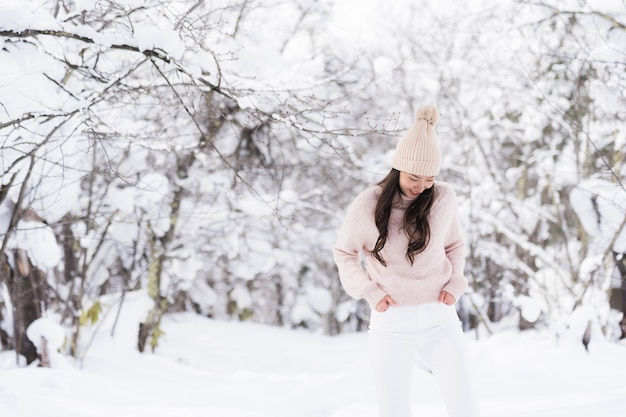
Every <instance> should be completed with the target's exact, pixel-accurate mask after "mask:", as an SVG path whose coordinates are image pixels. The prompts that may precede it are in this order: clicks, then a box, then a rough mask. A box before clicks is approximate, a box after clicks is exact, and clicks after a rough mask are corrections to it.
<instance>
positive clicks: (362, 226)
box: [333, 106, 478, 417]
mask: <svg viewBox="0 0 626 417" xmlns="http://www.w3.org/2000/svg"><path fill="white" fill-rule="evenodd" d="M437 118H438V114H437V109H436V108H435V107H434V106H425V107H422V108H420V109H419V110H418V112H417V114H416V120H415V121H414V123H413V125H412V126H411V127H410V128H409V130H408V131H407V132H406V133H405V134H404V135H403V136H402V137H401V139H400V141H399V142H398V145H397V147H396V151H395V154H394V157H393V160H392V169H391V171H390V172H389V174H387V176H386V177H385V178H384V179H383V180H382V181H381V182H380V183H379V184H377V185H375V186H372V187H370V188H367V189H366V190H364V191H362V192H361V193H360V194H359V195H358V196H357V197H356V198H355V199H354V201H353V202H352V204H351V205H350V207H349V208H348V211H347V214H346V217H345V220H344V223H343V225H342V227H341V229H340V231H339V235H338V238H337V242H336V244H335V246H334V248H333V254H334V259H335V262H336V264H337V267H338V269H339V276H340V279H341V283H342V285H343V287H344V289H345V290H346V292H347V293H348V294H349V295H350V296H352V297H354V298H357V299H359V298H364V299H365V300H366V301H367V302H368V304H369V306H370V308H371V310H372V313H371V318H370V325H369V336H368V337H369V348H370V357H371V365H372V370H373V373H374V380H375V384H376V392H377V397H378V406H379V411H380V417H410V415H411V410H410V404H411V397H410V392H411V374H412V364H413V362H414V361H415V360H416V359H417V360H419V361H420V363H422V364H423V365H424V366H425V367H426V368H427V369H429V370H430V371H432V373H433V375H434V376H435V378H436V379H437V382H438V383H439V387H440V389H441V393H442V396H443V398H444V400H445V403H446V408H447V410H448V415H449V416H450V417H476V416H477V415H478V412H477V406H476V402H475V400H474V395H473V393H472V388H471V383H470V375H469V372H468V366H467V353H466V346H465V339H464V337H463V331H462V329H461V326H460V321H459V318H458V316H457V313H456V309H455V307H454V304H455V303H456V301H457V300H458V299H459V297H460V296H461V294H463V293H464V292H465V291H466V290H467V280H466V279H465V276H464V275H463V268H464V265H465V254H464V242H463V236H462V235H461V229H460V224H459V218H458V203H457V200H456V195H455V193H454V190H453V189H452V187H451V186H450V185H449V184H446V183H444V182H440V181H435V177H436V176H437V175H438V174H439V170H440V165H441V152H440V150H439V145H438V143H437V134H436V132H435V124H436V123H437ZM362 261H364V262H362Z"/></svg>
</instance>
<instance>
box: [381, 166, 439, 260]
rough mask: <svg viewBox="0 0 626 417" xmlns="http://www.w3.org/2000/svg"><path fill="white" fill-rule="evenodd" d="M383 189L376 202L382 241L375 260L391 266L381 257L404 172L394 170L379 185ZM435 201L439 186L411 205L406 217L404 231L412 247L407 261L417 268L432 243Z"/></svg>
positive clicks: (409, 248) (425, 192)
mask: <svg viewBox="0 0 626 417" xmlns="http://www.w3.org/2000/svg"><path fill="white" fill-rule="evenodd" d="M378 185H380V186H381V187H382V191H381V193H380V197H378V201H377V202H376V209H375V211H374V219H375V222H376V228H378V239H377V240H376V244H375V245H374V249H372V256H373V257H374V259H376V260H377V261H378V262H380V263H381V264H383V265H384V266H387V262H385V259H384V258H383V256H382V255H381V254H380V251H381V250H382V249H383V247H384V246H385V243H386V242H387V236H388V227H389V217H390V216H391V207H392V205H393V201H394V199H395V198H396V195H397V194H398V193H401V192H402V191H401V190H400V171H398V170H397V169H394V168H392V169H391V171H389V173H388V174H387V176H386V177H385V178H383V180H382V181H381V182H379V183H378ZM434 200H435V186H434V185H433V186H432V187H430V188H428V189H426V190H424V192H422V193H421V194H420V195H419V196H418V197H417V198H416V199H415V200H413V201H412V202H411V204H410V205H409V207H407V209H406V212H405V213H404V222H403V227H404V229H405V230H406V232H407V233H408V235H409V245H408V247H407V248H406V257H407V258H408V260H409V261H410V262H411V265H412V264H413V261H414V260H415V255H417V254H419V253H421V252H423V251H424V249H426V246H427V245H428V242H429V241H430V225H429V224H428V215H429V213H430V209H431V207H432V206H433V201H434Z"/></svg>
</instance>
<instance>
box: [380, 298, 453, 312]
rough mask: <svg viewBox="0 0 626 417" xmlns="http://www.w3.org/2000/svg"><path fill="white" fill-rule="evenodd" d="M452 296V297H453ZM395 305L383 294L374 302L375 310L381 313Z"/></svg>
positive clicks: (392, 300)
mask: <svg viewBox="0 0 626 417" xmlns="http://www.w3.org/2000/svg"><path fill="white" fill-rule="evenodd" d="M453 298H454V297H453ZM395 305H396V302H395V300H394V299H393V298H391V296H390V295H385V296H384V297H383V299H382V300H380V301H379V302H378V304H376V311H378V312H380V313H382V312H383V311H387V309H388V308H389V307H393V306H395Z"/></svg>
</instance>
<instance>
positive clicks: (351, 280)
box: [333, 181, 467, 308]
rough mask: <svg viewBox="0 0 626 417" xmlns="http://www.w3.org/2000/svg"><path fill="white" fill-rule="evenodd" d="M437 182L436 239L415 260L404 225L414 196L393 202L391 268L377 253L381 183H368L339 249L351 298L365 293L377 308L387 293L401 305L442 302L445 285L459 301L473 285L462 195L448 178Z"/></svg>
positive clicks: (432, 228) (433, 215) (353, 206)
mask: <svg viewBox="0 0 626 417" xmlns="http://www.w3.org/2000/svg"><path fill="white" fill-rule="evenodd" d="M434 187H435V192H436V196H435V201H434V202H433V206H432V209H431V212H430V216H429V224H430V243H429V244H428V246H427V247H426V249H425V250H424V251H423V252H422V253H420V254H419V255H416V256H415V259H414V262H413V265H411V263H410V261H409V260H408V259H407V257H406V249H407V246H408V242H409V239H408V236H407V234H406V233H405V231H404V229H403V227H402V222H403V216H404V212H405V210H406V207H407V206H408V204H409V203H410V199H409V198H407V197H405V196H404V195H403V194H401V193H398V197H397V199H396V201H395V202H394V205H393V207H392V210H391V216H390V218H389V229H388V233H389V235H388V237H387V242H386V244H385V247H384V248H383V250H382V251H381V255H382V256H383V258H384V259H385V261H386V263H387V267H385V266H383V265H382V264H381V263H380V262H378V261H376V259H374V258H373V257H372V255H371V249H373V248H374V245H375V244H376V239H377V238H378V229H377V228H376V224H375V222H374V209H375V207H376V201H377V200H378V196H379V195H380V192H381V188H380V186H372V187H370V188H367V189H366V190H364V191H362V192H361V193H360V194H359V195H358V196H357V197H356V198H355V199H354V201H353V202H352V204H351V205H350V207H349V208H348V211H347V214H346V217H345V220H344V223H343V225H342V226H341V229H340V230H339V235H338V238H337V242H336V243H335V246H334V248H333V255H334V259H335V262H336V264H337V267H338V269H339V277H340V279H341V283H342V285H343V287H344V289H345V290H346V292H347V293H348V294H349V295H350V296H351V297H353V298H364V299H365V300H366V301H367V302H368V303H369V305H370V307H371V308H374V307H375V306H376V304H377V303H378V302H379V301H380V300H381V299H382V298H383V297H384V296H385V294H389V295H390V296H391V298H393V299H394V300H395V301H396V302H397V303H398V305H414V304H423V303H430V302H437V300H438V299H439V294H440V292H441V290H442V289H445V290H446V291H448V292H449V293H450V294H452V295H453V296H454V298H455V299H456V300H458V299H459V297H460V296H461V294H463V293H464V292H465V291H466V290H467V280H466V278H465V276H464V275H463V268H464V266H465V252H464V242H463V236H462V235H461V228H460V224H459V217H458V203H457V199H456V194H455V193H454V189H453V188H452V187H451V186H450V185H449V184H447V183H444V182H440V181H436V182H435V185H434ZM361 255H363V258H364V259H363V258H361ZM362 260H364V262H362Z"/></svg>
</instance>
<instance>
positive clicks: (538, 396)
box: [0, 293, 626, 417]
mask: <svg viewBox="0 0 626 417" xmlns="http://www.w3.org/2000/svg"><path fill="white" fill-rule="evenodd" d="M147 301H148V300H147V299H146V298H145V297H144V296H141V295H139V294H134V293H130V294H128V295H127V297H126V301H125V302H124V304H123V308H122V310H121V316H120V319H119V321H118V324H117V328H116V329H113V328H112V323H113V319H114V314H108V315H107V314H105V315H104V316H103V318H102V321H101V322H97V323H96V324H94V325H93V328H85V330H84V337H85V338H87V337H91V334H90V333H91V332H94V331H96V330H97V333H95V337H94V342H93V344H92V345H91V346H90V348H89V350H88V351H86V354H85V355H84V360H83V362H82V367H81V366H80V365H79V364H78V363H73V362H72V361H71V360H70V359H69V358H67V357H65V356H61V355H52V357H51V366H52V367H51V368H50V369H47V368H38V367H36V366H35V365H34V364H33V365H31V366H29V367H22V368H18V367H17V366H16V365H15V356H14V353H13V352H1V353H0V372H1V373H2V378H0V415H2V416H11V417H34V416H38V415H45V416H47V417H57V416H58V417H85V416H89V417H161V416H162V417H166V416H167V417H170V416H180V417H195V416H198V417H200V416H203V417H205V416H221V417H244V416H245V417H283V416H284V417H287V416H288V417H293V416H301V417H375V416H376V415H377V412H376V404H375V393H374V389H373V383H372V380H371V376H370V369H369V361H368V356H367V334H366V333H365V332H360V333H348V334H343V335H340V336H325V335H321V334H313V333H310V332H308V331H306V330H289V329H285V328H276V327H271V326H266V325H259V324H253V323H246V322H243V323H242V322H224V321H216V320H212V319H209V318H206V317H202V316H199V315H195V314H192V313H178V314H173V315H168V316H167V317H165V318H164V320H163V322H162V329H163V330H164V332H165V334H164V336H162V338H161V339H160V343H159V346H158V347H157V349H156V351H155V353H144V354H140V353H138V352H137V350H136V348H135V347H134V341H135V340H136V330H137V327H136V326H137V324H138V322H139V319H140V317H145V316H144V314H145V309H146V308H147V306H149V303H148V302H147ZM108 308H111V309H112V310H114V311H116V309H117V305H116V304H115V303H113V302H110V303H109V307H108ZM583 316H585V317H584V319H586V315H585V314H583ZM37 323H38V327H39V330H38V333H46V331H47V330H48V329H53V333H54V329H56V325H55V324H54V323H53V322H51V321H41V322H37ZM113 330H114V331H113ZM572 331H573V330H572ZM578 331H579V329H576V332H578ZM111 334H114V336H111ZM466 336H467V342H468V346H469V351H470V359H471V365H472V368H473V374H474V380H475V384H476V388H477V391H478V400H479V403H480V407H481V416H483V417H490V416H493V417H501V416H507V417H522V416H524V417H526V416H533V417H548V416H549V417H559V416H563V417H565V416H567V417H589V416H591V415H601V416H603V417H618V416H623V406H622V402H623V398H624V396H625V395H626V386H625V385H624V383H623V375H624V374H625V373H626V346H623V345H618V344H614V343H606V342H603V341H602V340H600V339H599V338H598V339H593V338H592V342H591V344H590V345H589V352H587V351H585V349H584V347H583V346H582V344H581V343H580V342H579V341H578V340H579V339H577V338H573V337H569V338H568V337H562V338H561V339H556V338H554V337H553V336H551V335H550V334H549V333H543V332H542V331H528V332H523V333H520V332H518V331H514V330H503V331H500V332H498V334H496V335H494V336H491V337H485V336H481V338H479V339H478V340H476V334H474V333H468V334H466ZM572 336H573V335H572ZM53 353H54V352H53ZM413 377H414V378H413V379H414V382H413V397H412V398H413V409H414V415H428V416H432V417H443V416H445V415H446V413H445V410H444V408H443V402H442V399H441V396H440V393H439V391H438V388H437V385H436V383H435V381H434V379H433V376H432V375H431V374H429V373H427V372H426V371H424V370H422V369H420V368H419V367H417V366H416V367H415V368H414V374H413Z"/></svg>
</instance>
